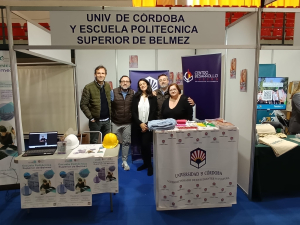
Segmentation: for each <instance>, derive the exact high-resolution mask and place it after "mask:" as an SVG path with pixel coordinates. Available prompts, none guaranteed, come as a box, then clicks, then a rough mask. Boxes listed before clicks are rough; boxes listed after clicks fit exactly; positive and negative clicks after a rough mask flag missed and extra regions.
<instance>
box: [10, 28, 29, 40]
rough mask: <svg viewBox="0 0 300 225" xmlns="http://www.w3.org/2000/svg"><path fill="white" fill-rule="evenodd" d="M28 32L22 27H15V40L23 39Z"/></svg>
mask: <svg viewBox="0 0 300 225" xmlns="http://www.w3.org/2000/svg"><path fill="white" fill-rule="evenodd" d="M25 36H26V34H25V31H24V30H23V29H21V28H13V37H14V40H23V39H24V38H25Z"/></svg>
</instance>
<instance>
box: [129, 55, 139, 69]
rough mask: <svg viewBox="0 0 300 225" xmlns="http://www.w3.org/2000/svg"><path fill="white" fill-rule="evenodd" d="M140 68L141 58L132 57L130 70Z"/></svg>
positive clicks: (130, 57) (130, 58)
mask: <svg viewBox="0 0 300 225" xmlns="http://www.w3.org/2000/svg"><path fill="white" fill-rule="evenodd" d="M138 67H139V56H138V55H130V56H129V68H138Z"/></svg>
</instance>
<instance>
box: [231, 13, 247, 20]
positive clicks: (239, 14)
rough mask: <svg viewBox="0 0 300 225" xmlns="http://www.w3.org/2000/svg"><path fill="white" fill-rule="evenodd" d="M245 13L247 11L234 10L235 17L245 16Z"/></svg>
mask: <svg viewBox="0 0 300 225" xmlns="http://www.w3.org/2000/svg"><path fill="white" fill-rule="evenodd" d="M244 15H245V13H243V12H234V13H233V16H232V17H233V18H238V19H239V18H241V17H243V16H244Z"/></svg>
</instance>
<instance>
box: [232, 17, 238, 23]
mask: <svg viewBox="0 0 300 225" xmlns="http://www.w3.org/2000/svg"><path fill="white" fill-rule="evenodd" d="M238 19H239V18H231V23H233V22H235V21H237V20H238Z"/></svg>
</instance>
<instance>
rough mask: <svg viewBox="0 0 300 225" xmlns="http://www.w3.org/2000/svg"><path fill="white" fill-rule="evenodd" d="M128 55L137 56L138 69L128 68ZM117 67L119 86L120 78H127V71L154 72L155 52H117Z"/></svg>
mask: <svg viewBox="0 0 300 225" xmlns="http://www.w3.org/2000/svg"><path fill="white" fill-rule="evenodd" d="M130 55H137V56H138V68H129V57H130ZM117 65H118V66H117V67H118V68H117V71H118V77H117V80H118V84H117V86H119V79H120V77H121V76H123V75H127V76H129V70H155V50H117ZM114 87H116V86H114Z"/></svg>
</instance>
